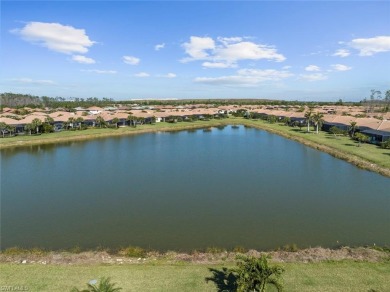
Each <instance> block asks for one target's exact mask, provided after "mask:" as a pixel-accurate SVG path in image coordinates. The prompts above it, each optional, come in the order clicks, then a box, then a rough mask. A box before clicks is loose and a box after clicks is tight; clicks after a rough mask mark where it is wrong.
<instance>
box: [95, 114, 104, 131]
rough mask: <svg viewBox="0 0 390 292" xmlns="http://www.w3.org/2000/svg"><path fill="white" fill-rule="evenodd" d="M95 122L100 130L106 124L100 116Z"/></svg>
mask: <svg viewBox="0 0 390 292" xmlns="http://www.w3.org/2000/svg"><path fill="white" fill-rule="evenodd" d="M95 122H96V124H98V125H99V126H100V128H101V127H102V126H103V125H104V124H105V123H106V121H105V120H104V119H103V117H102V116H97V117H96V120H95Z"/></svg>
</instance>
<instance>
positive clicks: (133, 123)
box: [126, 115, 137, 127]
mask: <svg viewBox="0 0 390 292" xmlns="http://www.w3.org/2000/svg"><path fill="white" fill-rule="evenodd" d="M126 120H127V121H129V124H130V126H134V127H136V126H137V124H136V121H137V118H136V117H135V116H133V115H128V116H127V119H126Z"/></svg>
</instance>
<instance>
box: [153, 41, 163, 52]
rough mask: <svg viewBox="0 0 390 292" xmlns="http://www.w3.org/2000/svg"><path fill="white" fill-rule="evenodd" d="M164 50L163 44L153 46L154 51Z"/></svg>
mask: <svg viewBox="0 0 390 292" xmlns="http://www.w3.org/2000/svg"><path fill="white" fill-rule="evenodd" d="M164 48H165V43H162V44H158V45H155V46H154V49H155V50H156V51H159V50H161V49H164Z"/></svg>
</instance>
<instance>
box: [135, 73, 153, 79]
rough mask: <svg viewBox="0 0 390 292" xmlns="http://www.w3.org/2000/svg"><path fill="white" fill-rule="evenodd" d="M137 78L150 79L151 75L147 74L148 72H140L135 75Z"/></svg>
mask: <svg viewBox="0 0 390 292" xmlns="http://www.w3.org/2000/svg"><path fill="white" fill-rule="evenodd" d="M134 76H135V77H140V78H143V77H149V76H150V74H149V73H146V72H139V73H137V74H134Z"/></svg>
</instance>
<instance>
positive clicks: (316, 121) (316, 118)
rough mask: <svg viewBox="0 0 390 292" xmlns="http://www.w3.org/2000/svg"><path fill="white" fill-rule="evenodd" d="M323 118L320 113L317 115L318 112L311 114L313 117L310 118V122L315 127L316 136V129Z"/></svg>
mask: <svg viewBox="0 0 390 292" xmlns="http://www.w3.org/2000/svg"><path fill="white" fill-rule="evenodd" d="M323 117H324V115H323V114H322V113H318V112H317V113H315V114H313V116H312V121H313V122H314V125H315V126H316V133H317V134H318V127H319V125H320V124H322V122H323V120H322V118H323Z"/></svg>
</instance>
